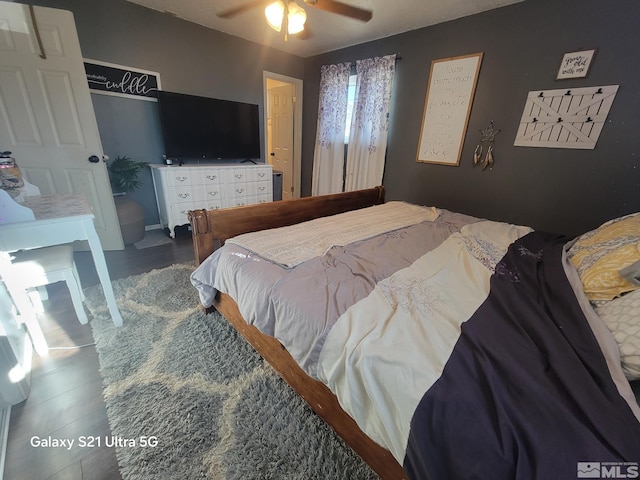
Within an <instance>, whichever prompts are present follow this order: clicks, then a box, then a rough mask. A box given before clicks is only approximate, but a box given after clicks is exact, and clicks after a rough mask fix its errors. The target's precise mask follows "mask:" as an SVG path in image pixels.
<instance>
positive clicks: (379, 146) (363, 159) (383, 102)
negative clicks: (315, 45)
mask: <svg viewBox="0 0 640 480" xmlns="http://www.w3.org/2000/svg"><path fill="white" fill-rule="evenodd" d="M395 69H396V56H395V55H388V56H385V57H376V58H367V59H364V60H358V61H357V62H356V71H357V74H358V79H357V83H356V97H355V98H356V99H355V106H354V111H353V117H352V120H351V134H350V138H349V149H348V151H347V167H346V179H345V191H351V190H358V189H361V188H370V187H375V186H376V185H381V184H382V175H383V173H384V161H385V155H386V149H387V132H388V126H389V104H390V102H391V87H392V85H393V75H394V73H395Z"/></svg>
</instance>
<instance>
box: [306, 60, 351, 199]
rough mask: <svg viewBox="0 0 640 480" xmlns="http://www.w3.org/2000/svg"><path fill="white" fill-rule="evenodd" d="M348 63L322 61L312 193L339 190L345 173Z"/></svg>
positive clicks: (317, 193)
mask: <svg viewBox="0 0 640 480" xmlns="http://www.w3.org/2000/svg"><path fill="white" fill-rule="evenodd" d="M350 72H351V64H350V63H340V64H338V65H323V66H322V70H321V77H320V102H319V105H318V127H317V133H316V146H315V151H314V156H313V179H312V184H311V194H312V195H326V194H329V193H338V192H341V191H342V185H343V181H344V180H343V176H344V131H345V127H346V121H347V120H346V118H347V89H348V86H349V74H350Z"/></svg>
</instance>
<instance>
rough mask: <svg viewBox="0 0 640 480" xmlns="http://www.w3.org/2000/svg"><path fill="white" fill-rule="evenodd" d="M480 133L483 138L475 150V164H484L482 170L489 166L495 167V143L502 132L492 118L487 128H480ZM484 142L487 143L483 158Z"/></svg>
mask: <svg viewBox="0 0 640 480" xmlns="http://www.w3.org/2000/svg"><path fill="white" fill-rule="evenodd" d="M480 133H481V134H482V139H481V140H480V143H479V144H478V145H477V146H476V149H475V150H474V151H473V166H474V167H475V166H477V165H480V164H482V170H484V169H486V168H487V167H489V169H491V168H492V167H493V144H494V141H495V138H496V135H497V134H499V133H500V129H497V128H494V126H493V120H492V121H491V122H490V123H489V126H488V127H487V128H485V129H483V130H480ZM483 144H487V145H486V149H487V152H486V154H485V156H484V160H483V159H482V151H483V146H482V145H483Z"/></svg>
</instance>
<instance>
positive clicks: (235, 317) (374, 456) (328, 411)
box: [189, 187, 406, 480]
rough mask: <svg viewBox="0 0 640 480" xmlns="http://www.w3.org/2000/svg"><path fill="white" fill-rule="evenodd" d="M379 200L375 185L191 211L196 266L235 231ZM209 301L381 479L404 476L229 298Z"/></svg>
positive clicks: (326, 391) (276, 224)
mask: <svg viewBox="0 0 640 480" xmlns="http://www.w3.org/2000/svg"><path fill="white" fill-rule="evenodd" d="M381 203H384V188H383V187H375V188H371V189H367V190H358V191H355V192H346V193H339V194H333V195H323V196H317V197H304V198H300V199H292V200H283V201H278V202H271V203H263V204H259V205H249V206H245V207H235V208H228V209H222V210H194V211H191V212H189V220H190V222H191V229H192V236H193V248H194V252H195V261H196V265H199V264H200V263H201V262H202V261H203V260H204V259H205V258H207V257H208V256H209V255H211V253H212V252H213V251H214V250H216V249H217V248H219V247H220V246H222V245H223V244H224V242H225V241H226V240H227V239H228V238H231V237H233V236H235V235H239V234H241V233H248V232H255V231H259V230H265V229H268V228H276V227H283V226H287V225H293V224H296V223H300V222H304V221H307V220H312V219H314V218H319V217H326V216H329V215H335V214H337V213H343V212H346V211H349V210H357V209H360V208H364V207H370V206H373V205H378V204H381ZM214 306H215V309H216V310H218V311H219V312H220V313H221V314H222V315H223V316H224V317H225V318H226V319H227V320H228V321H229V323H231V325H233V326H234V327H235V328H236V330H238V332H239V333H240V334H241V335H242V336H243V337H244V338H245V339H246V340H247V341H248V342H249V343H250V344H251V345H252V346H253V347H254V348H255V349H256V350H257V351H258V353H260V355H262V357H263V358H264V359H265V360H266V361H268V362H269V363H270V364H271V365H272V366H273V368H274V369H275V370H276V371H277V372H278V374H279V375H280V376H281V377H282V378H283V379H284V380H285V381H286V382H287V383H288V384H289V385H291V387H292V388H293V389H294V390H295V391H296V392H297V393H298V394H299V395H300V396H301V397H302V398H303V399H304V400H305V401H306V402H307V403H308V404H309V406H310V407H311V408H312V409H313V411H314V412H315V413H316V414H317V415H319V416H320V417H321V418H322V419H323V420H325V421H326V422H327V423H328V424H329V425H330V426H331V427H333V429H334V430H335V431H336V432H337V433H338V434H339V435H340V436H341V437H342V438H343V439H344V440H345V442H346V443H347V444H348V445H349V446H350V447H351V448H352V449H353V450H354V451H355V452H356V453H357V454H358V455H360V457H362V459H363V460H364V461H365V462H366V463H367V464H368V465H369V466H370V467H371V468H372V470H373V471H374V472H376V473H377V474H378V475H379V476H380V477H381V478H382V479H385V480H387V479H389V480H399V479H405V478H406V475H405V473H404V470H403V469H402V467H401V466H400V464H399V463H398V462H397V461H396V460H395V458H394V457H393V455H391V453H390V452H389V451H387V450H385V449H384V448H382V447H381V446H379V445H378V444H377V443H375V442H374V441H373V440H371V439H370V438H369V437H368V436H367V435H365V434H364V433H363V432H362V430H360V428H358V426H357V424H356V423H355V421H354V420H353V419H352V418H351V417H350V416H349V415H348V414H347V413H345V411H344V410H342V408H341V407H340V405H339V404H338V401H337V399H336V397H335V396H334V395H333V393H332V392H331V391H330V390H329V389H328V388H327V387H326V386H325V385H324V384H323V383H321V382H319V381H317V380H315V379H313V378H311V377H309V376H308V375H307V374H306V373H305V372H304V371H303V370H302V368H300V366H299V365H298V364H297V363H296V361H295V360H294V359H293V357H291V355H290V354H289V352H287V350H286V349H285V348H284V347H283V346H282V345H281V344H280V342H278V341H277V340H276V339H275V338H273V337H270V336H268V335H265V334H263V333H261V332H260V331H259V330H258V329H257V328H255V327H253V326H251V325H248V324H247V322H246V321H245V320H244V319H243V318H242V315H241V314H240V311H239V310H238V305H237V304H236V302H235V301H234V300H233V299H232V298H231V297H229V296H228V295H226V294H219V296H218V298H217V299H216V303H215V305H214Z"/></svg>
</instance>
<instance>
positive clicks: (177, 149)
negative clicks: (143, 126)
mask: <svg viewBox="0 0 640 480" xmlns="http://www.w3.org/2000/svg"><path fill="white" fill-rule="evenodd" d="M158 111H159V113H160V127H161V129H162V138H163V140H164V153H165V155H166V156H167V158H172V159H180V160H189V159H198V160H202V159H204V160H229V161H232V160H233V161H235V160H256V159H260V120H259V113H258V105H254V104H250V103H241V102H234V101H230V100H220V99H217V98H208V97H198V96H195V95H186V94H183V93H174V92H165V91H159V92H158Z"/></svg>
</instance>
